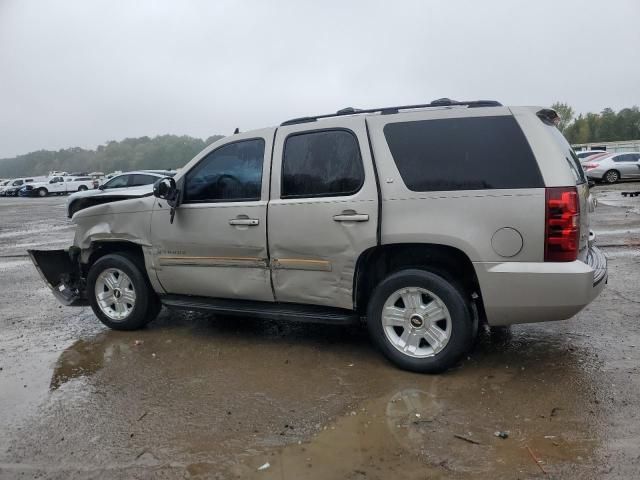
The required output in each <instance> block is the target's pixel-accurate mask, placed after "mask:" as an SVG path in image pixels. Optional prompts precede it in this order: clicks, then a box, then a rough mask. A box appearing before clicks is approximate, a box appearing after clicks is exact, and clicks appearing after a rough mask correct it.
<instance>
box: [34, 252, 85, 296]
mask: <svg viewBox="0 0 640 480" xmlns="http://www.w3.org/2000/svg"><path fill="white" fill-rule="evenodd" d="M28 252H29V256H30V257H31V261H32V262H33V264H34V265H35V267H36V269H37V270H38V273H39V274H40V276H41V277H42V279H43V280H44V282H45V283H46V284H47V286H48V287H49V288H50V289H51V292H52V293H53V295H54V296H55V297H56V298H57V299H58V301H60V303H62V304H63V305H67V306H85V305H89V302H88V301H87V300H86V298H85V295H84V280H83V278H82V275H81V271H80V264H79V262H78V255H77V253H76V252H75V251H74V250H73V249H70V250H29V251H28Z"/></svg>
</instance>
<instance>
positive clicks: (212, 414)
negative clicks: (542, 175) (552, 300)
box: [0, 184, 640, 479]
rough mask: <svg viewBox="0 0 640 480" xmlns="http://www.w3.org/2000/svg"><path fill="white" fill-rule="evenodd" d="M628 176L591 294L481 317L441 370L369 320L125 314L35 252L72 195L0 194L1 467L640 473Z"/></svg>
mask: <svg viewBox="0 0 640 480" xmlns="http://www.w3.org/2000/svg"><path fill="white" fill-rule="evenodd" d="M629 189H640V184H624V185H617V186H614V187H597V188H595V189H594V192H596V195H597V197H598V199H599V203H600V204H599V206H598V208H597V211H596V215H595V218H594V219H593V221H592V228H593V229H594V230H596V232H597V233H598V244H599V245H600V246H602V247H603V248H604V250H605V252H606V254H607V256H608V258H609V275H610V276H609V285H608V286H607V288H606V289H605V291H604V292H603V294H602V295H601V296H600V297H599V298H598V299H597V300H596V301H595V302H594V303H593V304H592V305H590V306H589V307H588V308H587V309H585V310H584V311H583V312H581V313H580V314H579V315H578V316H576V317H575V318H573V319H571V320H568V321H563V322H552V323H546V324H533V325H519V326H514V327H512V328H511V329H510V330H509V331H503V332H494V333H491V334H489V333H486V332H485V333H483V334H482V335H481V338H480V341H479V343H478V345H477V347H476V348H475V350H474V351H473V352H471V354H470V355H469V357H468V358H467V359H465V360H464V361H463V362H462V363H461V364H460V365H459V366H458V367H457V368H455V369H453V370H451V371H450V372H448V373H446V374H443V375H438V376H429V375H418V374H412V373H407V372H402V371H399V370H397V369H396V368H394V367H392V366H391V365H389V364H388V363H387V362H386V361H385V360H384V359H383V358H382V357H381V355H379V354H378V353H377V352H375V351H374V349H373V347H372V345H371V343H370V342H369V340H368V338H367V335H366V332H365V331H364V329H362V328H357V327H349V328H343V327H335V326H326V325H309V324H296V323H285V322H272V321H261V320H257V319H252V318H230V317H215V316H211V315H204V314H188V313H182V312H180V313H177V312H172V311H168V310H163V312H162V313H161V315H160V317H159V319H158V320H157V321H155V322H153V323H152V324H151V325H149V327H148V328H147V329H145V330H143V331H139V332H114V331H109V330H108V329H106V328H105V327H103V326H102V325H101V324H100V323H99V322H98V321H97V320H96V319H95V318H94V316H93V314H92V313H91V310H90V308H81V309H78V308H65V307H61V306H59V305H58V304H57V302H56V301H55V300H54V298H53V296H52V295H51V294H50V293H49V291H48V290H47V289H46V288H45V286H44V284H43V283H42V281H41V280H40V278H39V276H38V274H37V273H36V271H35V269H34V268H33V266H32V265H31V264H30V262H29V261H28V259H27V258H26V257H25V250H26V249H27V248H34V247H42V248H62V247H65V246H67V245H68V244H70V242H71V239H72V237H73V224H71V222H70V221H69V220H68V219H66V217H65V214H64V212H65V210H64V198H59V197H54V198H45V199H7V198H0V478H56V479H57V478H60V479H66V478H105V479H112V478H256V479H261V478H264V479H299V478H314V479H315V478H317V479H334V478H336V479H342V478H344V479H386V478H391V477H397V478H409V479H413V478H416V479H425V478H469V479H471V478H474V479H476V478H487V479H490V478H491V479H493V478H514V479H515V478H520V479H527V478H563V479H564V478H580V479H591V478H593V479H596V478H598V479H599V478H607V479H609V478H611V479H613V478H624V479H626V478H639V477H640V295H639V292H640V197H636V198H626V199H625V198H623V197H621V196H620V194H619V192H620V191H622V190H629ZM495 432H506V433H507V434H508V436H507V438H504V439H503V438H500V437H497V436H496V435H495ZM266 464H268V467H267V468H264V469H262V470H260V467H262V466H264V465H266Z"/></svg>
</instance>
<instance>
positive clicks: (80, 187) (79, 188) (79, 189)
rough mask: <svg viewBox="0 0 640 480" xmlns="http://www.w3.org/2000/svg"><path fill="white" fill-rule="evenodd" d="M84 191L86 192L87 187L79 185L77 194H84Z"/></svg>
mask: <svg viewBox="0 0 640 480" xmlns="http://www.w3.org/2000/svg"><path fill="white" fill-rule="evenodd" d="M86 190H87V187H86V186H85V185H80V186H79V187H78V191H79V192H84V191H86Z"/></svg>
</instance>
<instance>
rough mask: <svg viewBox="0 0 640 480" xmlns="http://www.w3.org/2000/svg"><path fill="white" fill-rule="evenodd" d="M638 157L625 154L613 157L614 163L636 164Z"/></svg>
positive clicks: (633, 154)
mask: <svg viewBox="0 0 640 480" xmlns="http://www.w3.org/2000/svg"><path fill="white" fill-rule="evenodd" d="M639 157H640V155H638V154H636V153H625V154H624V155H618V156H617V157H613V161H614V162H637V161H638V158H639Z"/></svg>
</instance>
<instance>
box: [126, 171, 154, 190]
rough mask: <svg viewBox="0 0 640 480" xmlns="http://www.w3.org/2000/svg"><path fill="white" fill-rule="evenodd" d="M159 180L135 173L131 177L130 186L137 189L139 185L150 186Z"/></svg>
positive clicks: (151, 176)
mask: <svg viewBox="0 0 640 480" xmlns="http://www.w3.org/2000/svg"><path fill="white" fill-rule="evenodd" d="M159 178H160V177H155V176H153V175H143V174H140V173H136V174H134V175H133V178H132V180H131V184H130V186H131V187H139V186H141V185H150V184H152V183H155V181H156V180H158V179H159Z"/></svg>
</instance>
